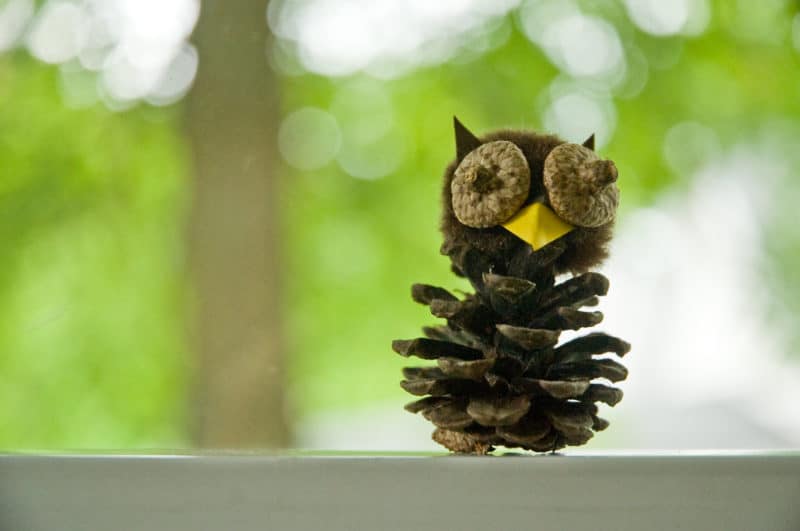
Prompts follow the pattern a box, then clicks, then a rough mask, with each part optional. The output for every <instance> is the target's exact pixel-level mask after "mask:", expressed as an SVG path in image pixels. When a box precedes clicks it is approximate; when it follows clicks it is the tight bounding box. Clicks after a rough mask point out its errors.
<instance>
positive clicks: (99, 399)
mask: <svg viewBox="0 0 800 531" xmlns="http://www.w3.org/2000/svg"><path fill="white" fill-rule="evenodd" d="M0 101H1V102H2V107H1V109H2V110H0V160H2V161H3V162H2V169H0V238H2V241H3V245H2V246H0V263H2V264H3V267H2V268H0V315H2V319H0V352H2V355H0V374H2V375H3V379H2V385H0V404H2V407H0V447H2V448H52V447H55V448H83V447H94V448H98V447H105V448H108V447H112V448H113V447H117V448H124V447H136V446H155V445H161V446H164V445H173V444H175V443H177V442H178V441H181V440H182V438H183V437H184V435H183V433H182V431H183V430H182V424H183V420H182V409H183V400H184V380H185V372H186V371H185V348H184V345H183V344H182V330H183V317H182V314H183V308H182V302H181V301H182V293H183V289H184V288H183V281H182V278H181V276H180V272H181V270H182V266H183V264H182V254H183V251H182V247H183V244H182V241H181V236H182V234H181V219H182V213H183V203H184V196H185V180H184V176H185V168H184V159H183V147H182V144H181V140H180V138H179V137H178V135H177V134H176V128H175V125H174V119H173V116H172V113H171V112H169V111H163V110H160V111H155V110H153V109H148V108H140V109H136V110H132V111H129V112H126V113H119V114H117V113H113V112H111V111H108V110H107V109H105V108H104V107H102V106H100V105H96V106H93V107H91V108H87V109H81V110H76V109H70V108H67V107H65V105H64V102H63V100H62V98H61V95H60V94H59V91H58V71H57V70H56V69H55V68H53V67H46V66H43V65H41V64H38V63H37V62H35V61H34V60H32V59H31V58H29V57H28V56H26V55H23V54H21V53H18V54H10V55H6V56H4V57H2V58H0Z"/></svg>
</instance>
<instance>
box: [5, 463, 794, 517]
mask: <svg viewBox="0 0 800 531" xmlns="http://www.w3.org/2000/svg"><path fill="white" fill-rule="evenodd" d="M799 497H800V454H797V453H795V454H740V455H718V456H714V455H652V456H568V457H565V456H558V455H556V456H536V457H530V456H529V457H525V456H507V457H483V458H479V457H456V456H448V457H269V456H256V455H250V456H246V455H238V456H234V455H229V456H204V457H192V456H178V457H175V456H116V457H115V456H61V457H58V456H55V457H54V456H0V529H3V530H23V529H24V530H31V531H35V530H40V529H41V530H44V529H47V530H51V529H58V530H71V529H81V530H92V529H103V530H105V529H115V530H116V529H125V530H127V529H147V530H161V529H164V530H171V531H179V530H183V529H187V530H189V529H191V530H201V529H235V530H247V529H281V530H295V529H308V530H317V529H324V530H326V531H335V530H340V529H342V530H343V529H364V530H379V529H398V530H400V529H402V530H424V529H431V530H434V529H435V530H437V531H438V530H446V529H459V530H468V529H480V530H481V531H485V530H487V529H498V530H510V529H536V530H550V529H552V530H559V531H562V530H569V529H594V530H602V529H609V530H615V531H626V530H637V531H640V530H642V529H647V530H657V529H682V530H687V529H697V530H703V531H713V530H716V529H719V530H725V531H736V530H747V531H752V530H770V531H780V530H787V531H788V530H791V531H796V530H798V529H800V507H798V505H797V499H798V498H799Z"/></svg>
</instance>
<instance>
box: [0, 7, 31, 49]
mask: <svg viewBox="0 0 800 531" xmlns="http://www.w3.org/2000/svg"><path fill="white" fill-rule="evenodd" d="M32 16H33V0H8V1H7V2H5V3H4V4H3V5H0V51H3V50H8V49H9V48H12V47H13V46H14V45H16V43H17V41H18V40H19V38H20V37H21V36H22V33H23V31H24V30H25V25H26V24H27V23H28V21H29V20H30V18H31V17H32Z"/></svg>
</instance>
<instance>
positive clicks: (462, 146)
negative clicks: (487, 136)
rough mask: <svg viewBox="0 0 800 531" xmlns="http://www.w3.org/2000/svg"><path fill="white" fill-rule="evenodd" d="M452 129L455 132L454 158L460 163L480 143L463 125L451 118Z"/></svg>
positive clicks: (456, 119)
mask: <svg viewBox="0 0 800 531" xmlns="http://www.w3.org/2000/svg"><path fill="white" fill-rule="evenodd" d="M453 127H454V128H455V131H456V158H457V159H458V160H459V161H461V159H463V158H464V157H466V156H467V153H469V152H470V151H472V150H473V149H475V148H477V147H478V146H480V145H481V141H480V140H478V138H477V137H476V136H475V135H473V134H472V133H470V132H469V129H467V128H466V127H464V124H462V123H461V122H459V121H458V118H456V117H455V116H453Z"/></svg>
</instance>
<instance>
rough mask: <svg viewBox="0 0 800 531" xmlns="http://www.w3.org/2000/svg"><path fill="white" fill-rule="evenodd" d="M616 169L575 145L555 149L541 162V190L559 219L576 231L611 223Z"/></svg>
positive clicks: (615, 199)
mask: <svg viewBox="0 0 800 531" xmlns="http://www.w3.org/2000/svg"><path fill="white" fill-rule="evenodd" d="M617 176H618V173H617V167H616V166H615V165H614V163H613V162H612V161H610V160H601V159H600V157H598V156H597V154H596V153H595V152H594V151H592V150H591V149H589V148H587V147H584V146H581V145H578V144H561V145H559V146H556V147H555V148H554V149H553V150H552V151H551V152H550V153H549V154H548V155H547V158H546V159H545V161H544V176H543V177H544V187H545V190H547V196H548V199H549V200H550V205H551V206H552V207H553V210H554V211H555V213H556V214H558V216H559V217H560V218H561V219H563V220H565V221H568V222H569V223H572V224H573V225H577V226H579V227H599V226H601V225H605V224H607V223H610V222H611V221H613V220H614V218H615V217H616V213H617V206H618V205H619V189H618V188H617V186H616V185H615V184H614V183H615V182H616V180H617Z"/></svg>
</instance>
